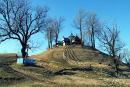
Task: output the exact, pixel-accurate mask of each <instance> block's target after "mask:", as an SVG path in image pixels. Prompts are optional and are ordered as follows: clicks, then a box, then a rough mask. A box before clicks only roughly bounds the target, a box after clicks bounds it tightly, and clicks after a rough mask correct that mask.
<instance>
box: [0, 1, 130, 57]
mask: <svg viewBox="0 0 130 87" xmlns="http://www.w3.org/2000/svg"><path fill="white" fill-rule="evenodd" d="M30 2H31V4H32V6H33V7H36V6H42V7H44V6H47V7H48V8H49V12H48V16H50V17H54V18H55V17H56V18H58V17H64V19H65V21H64V24H63V30H62V32H61V33H60V39H61V38H62V36H65V37H67V36H68V35H70V33H74V34H78V35H79V32H78V30H76V29H75V28H74V27H73V26H72V24H73V19H74V17H75V15H76V13H77V11H78V9H85V10H86V11H90V12H95V13H96V14H97V16H98V18H99V20H100V21H101V22H102V23H106V24H112V23H116V24H117V25H118V28H119V30H120V38H121V40H122V41H123V42H125V44H126V47H127V48H130V40H129V37H130V34H129V33H130V10H129V8H130V5H129V3H130V0H30ZM32 38H35V40H36V41H37V42H39V44H40V48H38V49H35V50H33V51H29V54H30V55H32V54H37V53H40V52H43V51H45V50H46V49H47V42H46V40H45V39H44V38H45V35H43V34H36V35H34V36H33V37H32ZM20 49H21V46H20V43H19V42H17V41H15V40H8V41H5V42H3V43H1V44H0V53H18V52H20Z"/></svg>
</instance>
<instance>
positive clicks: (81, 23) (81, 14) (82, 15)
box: [73, 9, 87, 44]
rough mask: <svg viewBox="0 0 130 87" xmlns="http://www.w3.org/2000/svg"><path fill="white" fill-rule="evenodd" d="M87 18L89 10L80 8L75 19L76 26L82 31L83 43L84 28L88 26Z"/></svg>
mask: <svg viewBox="0 0 130 87" xmlns="http://www.w3.org/2000/svg"><path fill="white" fill-rule="evenodd" d="M86 18H87V12H86V11H85V10H83V9H80V10H79V11H78V13H77V15H76V16H75V19H74V21H73V23H74V26H75V28H76V29H78V30H79V31H80V38H81V44H82V43H83V29H85V26H86V24H85V20H86Z"/></svg>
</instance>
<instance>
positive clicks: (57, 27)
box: [44, 17, 64, 49]
mask: <svg viewBox="0 0 130 87" xmlns="http://www.w3.org/2000/svg"><path fill="white" fill-rule="evenodd" d="M63 21H64V19H63V18H61V17H60V18H58V19H53V18H48V19H47V21H46V29H45V30H44V32H45V36H46V39H47V40H48V49H50V48H52V42H53V41H54V40H55V44H57V43H58V38H59V33H60V31H61V30H62V25H63Z"/></svg>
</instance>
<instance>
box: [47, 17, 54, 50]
mask: <svg viewBox="0 0 130 87" xmlns="http://www.w3.org/2000/svg"><path fill="white" fill-rule="evenodd" d="M54 29H55V24H54V20H53V19H52V18H48V19H47V22H46V29H45V37H46V39H47V40H48V49H50V48H52V42H53V40H54V37H55V32H54Z"/></svg>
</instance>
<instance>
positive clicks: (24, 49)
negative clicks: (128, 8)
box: [21, 45, 27, 59]
mask: <svg viewBox="0 0 130 87" xmlns="http://www.w3.org/2000/svg"><path fill="white" fill-rule="evenodd" d="M21 53H22V58H24V59H25V58H26V56H27V52H26V45H22V49H21Z"/></svg>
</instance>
